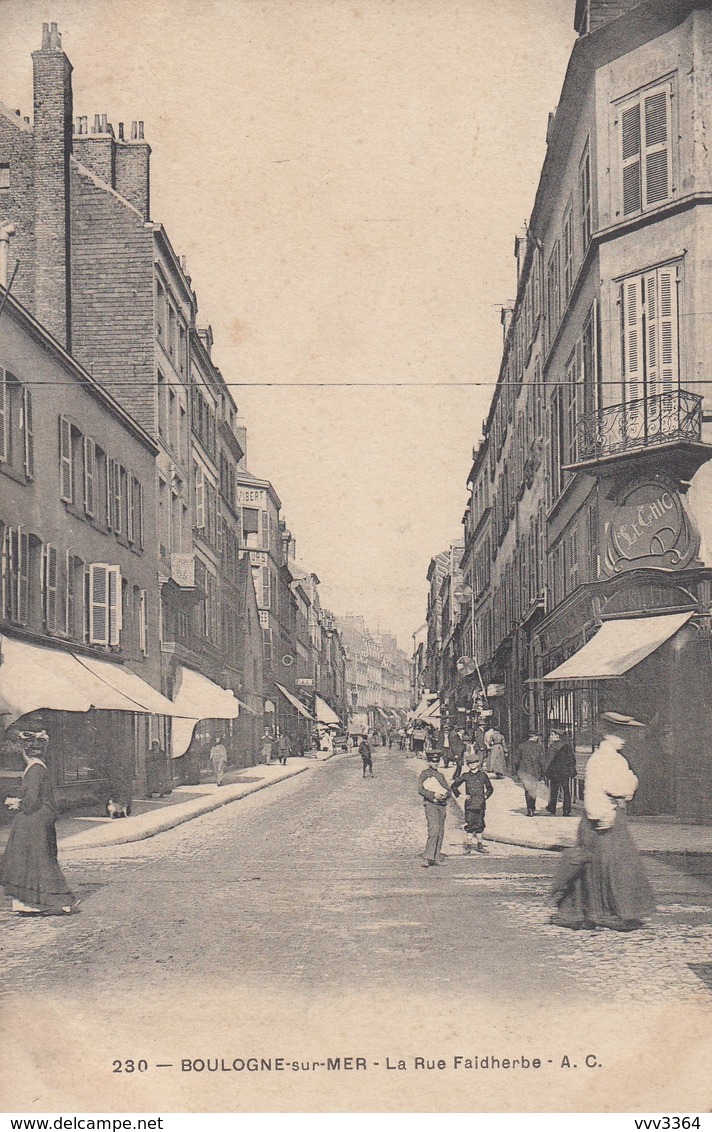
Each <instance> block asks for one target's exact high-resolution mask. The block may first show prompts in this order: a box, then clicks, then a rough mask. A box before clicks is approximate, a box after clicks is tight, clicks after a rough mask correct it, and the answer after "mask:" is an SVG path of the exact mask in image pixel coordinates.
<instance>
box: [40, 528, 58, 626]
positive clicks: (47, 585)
mask: <svg viewBox="0 0 712 1132" xmlns="http://www.w3.org/2000/svg"><path fill="white" fill-rule="evenodd" d="M42 599H43V609H44V623H45V629H47V630H48V631H49V632H54V631H55V630H56V628H57V547H56V546H51V545H50V544H49V543H47V544H46V545H45V546H44V547H43V548H42Z"/></svg>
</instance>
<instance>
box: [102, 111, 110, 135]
mask: <svg viewBox="0 0 712 1132" xmlns="http://www.w3.org/2000/svg"><path fill="white" fill-rule="evenodd" d="M101 132H102V134H108V132H109V118H108V115H107V114H102V116H101Z"/></svg>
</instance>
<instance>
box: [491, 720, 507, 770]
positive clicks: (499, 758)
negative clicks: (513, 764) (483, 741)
mask: <svg viewBox="0 0 712 1132" xmlns="http://www.w3.org/2000/svg"><path fill="white" fill-rule="evenodd" d="M487 746H488V747H489V769H490V774H493V775H494V776H495V778H504V776H505V774H506V773H507V745H506V743H505V740H504V735H503V734H502V732H501V731H498V730H497V728H496V727H493V728H492V729H491V730H490V731H488V733H487Z"/></svg>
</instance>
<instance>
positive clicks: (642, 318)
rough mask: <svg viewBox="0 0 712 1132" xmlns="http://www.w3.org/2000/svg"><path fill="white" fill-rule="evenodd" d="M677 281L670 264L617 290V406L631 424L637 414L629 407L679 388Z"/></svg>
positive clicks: (676, 267) (675, 268)
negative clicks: (619, 388) (619, 380)
mask: <svg viewBox="0 0 712 1132" xmlns="http://www.w3.org/2000/svg"><path fill="white" fill-rule="evenodd" d="M679 278H680V265H679V264H669V265H666V266H665V267H658V268H654V269H652V270H651V271H646V272H644V273H642V274H640V275H634V276H631V277H630V278H628V279H625V280H623V282H622V283H621V284H620V290H619V304H620V313H621V338H622V349H621V367H622V400H623V401H624V402H626V403H627V404H629V405H630V408H629V411H628V417H629V419H630V420H634V419H635V418H636V415H637V412H638V409H639V405H636V404H634V402H640V401H641V400H642V399H643V398H649V397H654V396H656V395H657V394H659V393H669V392H671V391H673V390H675V389H677V388H678V387H679V383H680V360H679V342H678V321H679V313H678V286H679Z"/></svg>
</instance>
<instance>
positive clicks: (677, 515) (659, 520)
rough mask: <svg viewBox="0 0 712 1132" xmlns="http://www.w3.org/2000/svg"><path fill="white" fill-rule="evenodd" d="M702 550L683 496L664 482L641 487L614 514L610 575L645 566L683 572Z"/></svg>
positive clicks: (608, 542)
mask: <svg viewBox="0 0 712 1132" xmlns="http://www.w3.org/2000/svg"><path fill="white" fill-rule="evenodd" d="M698 550H699V537H698V536H697V534H696V532H695V530H694V528H693V526H692V523H691V522H690V519H689V516H688V515H687V512H686V511H685V508H684V505H683V502H682V499H681V497H680V495H679V493H678V492H677V491H675V490H674V489H673V488H672V487H667V486H666V485H665V484H664V483H659V482H652V483H643V484H638V485H637V486H636V487H633V488H631V489H630V490H629V491H628V492H627V494H626V495H625V496H624V497H623V499H622V500H621V501H620V503H619V505H618V506H617V507H616V508H615V509H614V511H613V514H612V515H611V520H610V523H609V524H608V528H607V540H606V569H607V572H608V573H609V574H619V573H621V571H623V570H626V569H628V570H630V569H633V568H636V567H641V566H652V567H657V568H658V569H660V568H662V569H668V570H671V569H678V570H679V569H682V568H683V567H685V566H687V565H688V564H689V562H690V561H691V560H692V559H693V558H694V557H695V555H696V554H697V552H698Z"/></svg>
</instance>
